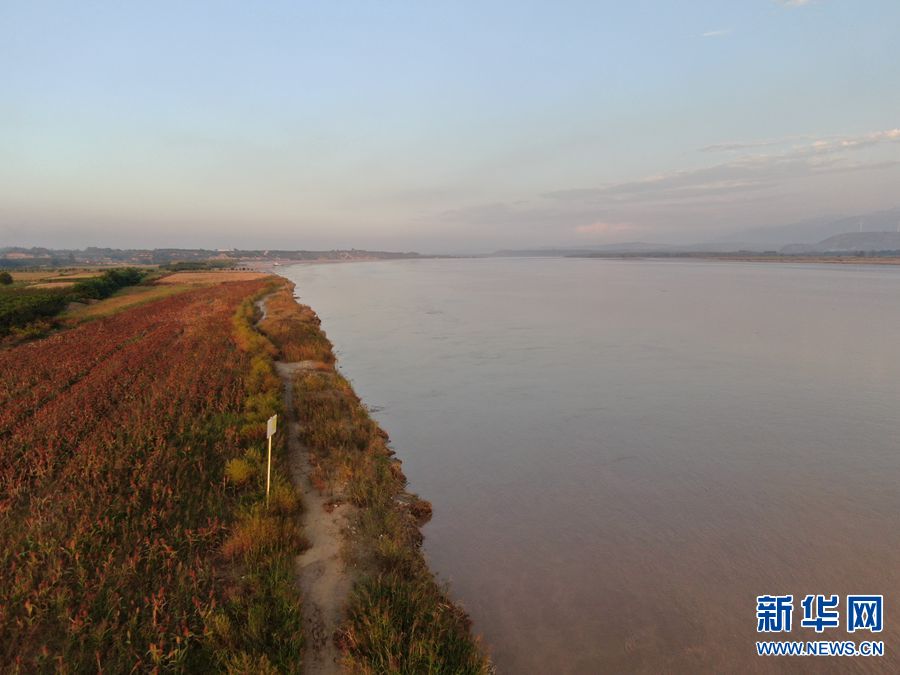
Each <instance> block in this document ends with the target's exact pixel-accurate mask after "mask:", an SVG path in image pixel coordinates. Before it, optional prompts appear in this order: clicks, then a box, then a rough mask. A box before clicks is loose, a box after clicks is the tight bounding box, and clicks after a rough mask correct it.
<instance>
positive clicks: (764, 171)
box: [545, 129, 900, 202]
mask: <svg viewBox="0 0 900 675" xmlns="http://www.w3.org/2000/svg"><path fill="white" fill-rule="evenodd" d="M898 141H900V129H887V130H884V131H876V132H872V133H868V134H860V135H856V136H837V137H829V138H824V139H819V140H815V141H813V142H811V143H809V142H807V143H803V144H799V145H793V146H791V147H790V148H788V149H787V150H785V151H783V152H778V153H768V154H748V155H744V156H741V157H737V158H735V159H733V160H730V161H727V162H722V163H719V164H714V165H712V166H708V167H703V168H700V169H686V170H681V171H672V172H668V173H663V174H658V175H655V176H648V177H646V178H641V179H638V180H632V181H624V182H621V183H614V184H611V185H605V186H601V187H596V188H586V189H585V188H582V189H574V190H558V191H554V192H549V193H547V194H546V195H545V196H546V197H549V198H551V199H563V200H569V199H575V200H601V201H607V200H609V201H617V202H623V201H631V200H634V199H638V198H640V199H643V200H647V199H655V200H663V199H664V200H673V199H678V200H682V199H696V198H699V197H713V196H717V195H722V194H733V193H736V192H746V191H748V190H758V189H762V188H765V187H770V186H772V185H773V184H775V183H777V182H778V181H782V180H786V179H789V178H795V177H802V176H809V175H813V174H816V173H824V172H829V173H834V172H841V171H846V172H851V171H858V170H861V169H865V168H868V167H869V164H867V163H865V162H851V161H849V160H848V159H847V158H846V157H845V156H844V155H845V153H847V152H848V151H852V150H859V149H862V148H867V147H871V146H874V145H878V144H883V143H893V142H898ZM884 166H885V163H884V162H879V163H876V164H875V168H883V167H884Z"/></svg>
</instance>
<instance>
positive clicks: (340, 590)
mask: <svg viewBox="0 0 900 675" xmlns="http://www.w3.org/2000/svg"><path fill="white" fill-rule="evenodd" d="M266 299H267V298H263V299H262V300H260V301H259V302H258V306H259V307H260V309H261V310H262V311H263V317H264V318H265V301H266ZM323 366H324V364H322V363H319V362H318V361H297V362H294V363H288V362H284V361H276V362H275V367H276V369H277V371H278V375H279V376H280V377H281V381H282V383H283V385H284V403H285V408H286V410H287V418H288V425H287V429H288V438H287V444H288V457H289V466H290V472H291V478H292V479H293V481H294V485H296V486H297V487H298V488H299V489H300V492H301V494H302V495H303V504H304V511H303V514H302V516H301V519H302V525H303V533H304V535H305V536H306V538H307V540H308V541H309V548H308V549H307V550H306V551H304V552H303V553H301V554H300V555H298V556H297V558H296V561H295V569H296V575H297V584H298V586H299V588H300V592H301V596H302V603H303V604H302V613H303V623H304V637H305V640H306V647H305V653H304V664H303V665H304V668H303V671H304V672H305V673H310V674H313V675H321V674H328V673H341V672H344V669H343V668H342V667H341V663H340V660H341V651H340V650H339V649H338V647H337V646H336V644H335V641H334V635H335V632H336V631H337V629H338V628H339V627H340V624H341V621H342V619H343V618H344V611H345V609H346V607H347V602H348V599H349V596H350V591H351V589H352V587H353V580H352V577H351V575H350V572H349V571H348V570H347V568H346V565H345V564H344V560H343V558H342V556H341V549H342V546H343V542H344V536H343V530H344V529H345V528H346V527H347V516H348V513H349V510H350V509H351V507H350V506H349V505H347V504H341V505H339V506H337V507H335V508H333V509H331V510H330V511H329V510H328V509H326V506H330V505H329V504H328V499H327V498H326V497H325V496H324V495H322V494H321V493H320V492H319V491H318V490H317V489H316V488H315V486H313V484H312V482H311V481H310V473H311V468H312V467H311V466H310V462H309V451H308V449H307V448H306V447H305V446H304V445H303V444H302V443H301V442H300V429H301V426H300V424H299V423H298V422H297V421H296V420H295V419H294V412H293V406H292V404H293V393H294V392H293V376H294V374H295V373H297V372H299V371H303V370H319V369H321V368H322V367H323ZM324 367H326V368H327V366H324ZM329 369H330V368H329Z"/></svg>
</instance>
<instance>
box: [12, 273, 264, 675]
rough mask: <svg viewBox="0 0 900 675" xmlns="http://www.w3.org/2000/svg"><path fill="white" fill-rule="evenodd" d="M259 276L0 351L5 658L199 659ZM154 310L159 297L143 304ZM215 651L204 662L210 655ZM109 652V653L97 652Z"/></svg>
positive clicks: (90, 666) (85, 666) (120, 668)
mask: <svg viewBox="0 0 900 675" xmlns="http://www.w3.org/2000/svg"><path fill="white" fill-rule="evenodd" d="M264 285H265V282H264V281H261V280H254V281H245V282H239V283H227V284H221V285H218V286H213V287H206V288H202V289H200V290H196V291H190V292H187V293H183V294H180V295H176V296H173V297H169V298H166V299H163V300H160V301H158V302H156V303H153V304H152V305H146V306H143V307H139V308H135V309H132V310H128V311H125V312H122V313H120V314H117V315H115V316H111V317H109V318H105V319H99V320H98V321H95V322H92V323H90V324H86V325H83V326H80V327H77V328H74V329H72V330H69V331H63V332H60V333H58V334H56V335H53V336H52V337H49V338H46V339H43V340H39V341H36V342H31V343H28V344H23V345H20V346H18V347H15V348H12V349H7V350H5V351H0V667H2V669H3V670H4V671H6V672H10V671H21V672H31V671H33V670H36V669H40V670H57V669H59V670H63V671H72V672H81V671H83V670H94V671H96V670H98V669H105V670H108V671H110V672H129V671H132V670H133V669H138V670H146V669H152V668H154V667H157V666H162V667H163V668H172V667H174V668H184V667H192V666H193V667H203V665H204V663H208V662H207V659H208V658H211V657H209V655H206V656H204V654H203V652H202V650H201V649H198V647H197V646H198V642H200V641H201V638H202V636H203V634H204V630H205V628H204V618H205V617H207V616H208V615H209V613H210V612H211V611H213V609H214V608H215V607H216V606H217V604H218V603H220V602H221V599H220V596H221V593H222V588H221V587H220V586H222V585H221V584H219V583H217V565H216V563H215V560H216V558H217V555H218V554H217V551H218V550H219V549H220V547H221V545H222V542H223V538H224V537H225V535H226V534H227V524H226V523H224V522H223V514H226V513H228V512H229V508H228V507H229V504H228V502H229V500H233V499H234V497H233V494H232V493H233V490H232V488H230V487H226V485H225V483H224V481H223V467H224V464H225V462H226V461H227V460H228V459H229V458H230V457H234V456H236V455H237V454H238V453H239V452H240V448H239V446H238V440H237V436H238V433H237V431H236V427H235V426H234V425H235V420H236V419H240V417H239V416H240V414H241V411H242V405H243V402H244V399H245V388H244V375H245V373H246V372H247V370H248V367H249V361H250V356H249V355H248V354H247V353H245V352H243V351H241V350H240V349H238V347H237V346H236V344H235V339H234V335H233V317H234V316H235V313H236V311H237V309H238V307H239V306H240V305H241V303H242V301H244V300H245V299H246V298H247V297H248V296H251V295H253V294H254V293H256V292H258V291H259V290H260V289H262V288H263V287H264ZM148 308H151V309H148ZM209 662H210V663H211V661H209ZM101 664H102V665H101Z"/></svg>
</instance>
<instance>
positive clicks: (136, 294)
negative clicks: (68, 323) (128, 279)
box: [62, 284, 192, 321]
mask: <svg viewBox="0 0 900 675" xmlns="http://www.w3.org/2000/svg"><path fill="white" fill-rule="evenodd" d="M191 289H192V287H191V286H187V285H176V284H168V285H165V286H159V285H155V284H154V285H143V284H142V285H140V286H129V287H127V288H123V289H121V290H120V291H118V292H116V293H115V294H114V295H112V296H110V297H108V298H106V299H105V300H101V301H99V302H96V303H94V304H92V305H85V306H83V307H75V308H74V309H71V310H69V311H66V312H64V313H63V315H62V318H63V319H65V320H68V319H71V320H74V321H85V320H88V319H99V318H101V317H105V316H112V315H113V314H118V313H119V312H122V311H124V310H126V309H131V308H132V307H136V306H138V305H143V304H146V303H148V302H156V301H157V300H161V299H163V298H167V297H169V296H170V295H175V294H177V293H184V292H185V291H189V290H191Z"/></svg>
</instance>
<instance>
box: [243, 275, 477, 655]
mask: <svg viewBox="0 0 900 675" xmlns="http://www.w3.org/2000/svg"><path fill="white" fill-rule="evenodd" d="M263 303H264V312H262V316H261V317H260V318H259V320H258V324H257V325H258V328H259V330H260V332H261V333H262V334H263V335H264V336H265V337H266V338H267V339H268V340H269V341H271V343H272V344H273V345H274V347H275V349H276V350H277V353H276V354H274V359H275V364H276V367H277V369H278V372H279V375H280V376H281V378H282V381H283V383H284V387H285V398H284V400H285V403H286V407H287V415H288V429H289V431H288V453H289V460H288V464H289V465H290V466H291V469H292V475H293V478H294V481H295V485H297V486H298V487H299V488H300V489H301V491H302V492H303V494H304V501H305V506H306V512H305V513H304V515H303V531H304V533H305V535H306V537H307V539H308V541H309V548H307V549H306V551H304V553H302V554H301V555H300V556H298V558H297V561H296V572H297V580H298V584H299V586H300V589H301V594H302V595H303V596H304V604H303V607H304V617H305V620H304V624H305V630H304V633H305V637H306V640H307V642H306V653H305V658H304V661H305V664H306V667H307V669H308V670H309V672H323V673H324V672H337V671H338V670H339V666H340V667H345V668H347V669H349V670H352V671H354V672H372V673H375V672H378V673H381V672H426V671H429V672H430V671H434V670H435V669H438V670H441V671H446V672H458V673H486V672H489V671H490V668H491V667H490V664H489V662H488V660H487V659H486V658H485V656H484V655H483V653H482V650H481V647H480V644H479V642H478V640H477V639H476V638H474V637H473V636H472V633H471V621H470V620H469V618H468V616H467V615H466V613H465V612H464V611H463V610H462V609H461V608H460V607H458V606H456V605H455V604H454V603H453V602H452V601H451V600H450V599H449V597H448V596H447V594H446V591H445V590H444V589H443V588H442V587H441V586H440V585H439V584H438V583H437V581H436V579H435V577H434V575H433V573H432V572H431V571H430V570H429V568H428V565H427V564H426V562H425V559H424V557H423V555H422V551H421V544H422V534H421V532H420V530H419V528H420V526H421V525H423V524H424V523H425V522H427V520H428V519H429V518H430V515H431V505H430V504H429V503H428V502H426V501H424V500H422V499H420V498H419V497H418V496H416V495H414V494H412V493H410V492H408V491H407V490H406V477H405V476H404V474H403V471H402V468H401V463H400V461H399V460H397V459H396V458H395V457H394V453H393V451H392V450H391V449H390V448H389V446H388V438H387V434H386V433H385V432H384V431H383V430H382V429H381V428H380V427H379V426H378V425H377V424H376V423H375V422H374V421H373V420H372V419H371V418H370V416H369V414H368V411H367V410H366V408H365V406H364V405H363V404H362V402H361V401H360V399H359V398H358V397H357V396H356V394H355V393H354V391H353V389H352V387H351V386H350V384H349V382H347V380H346V379H345V378H344V377H343V376H342V375H341V374H340V373H339V372H338V371H337V370H336V369H335V361H336V359H335V357H334V353H333V351H332V346H331V343H330V342H329V341H328V339H327V337H326V336H325V334H324V332H323V331H322V330H321V328H320V322H319V319H318V317H317V316H316V314H315V312H313V310H312V309H310V308H309V307H306V306H303V305H299V304H298V303H297V302H296V301H295V300H294V297H293V284H292V283H290V282H287V281H285V282H283V285H282V286H281V287H280V288H279V289H277V290H275V291H274V292H272V293H271V294H269V295H268V296H267V297H266V298H264V300H263ZM338 662H339V663H338Z"/></svg>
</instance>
